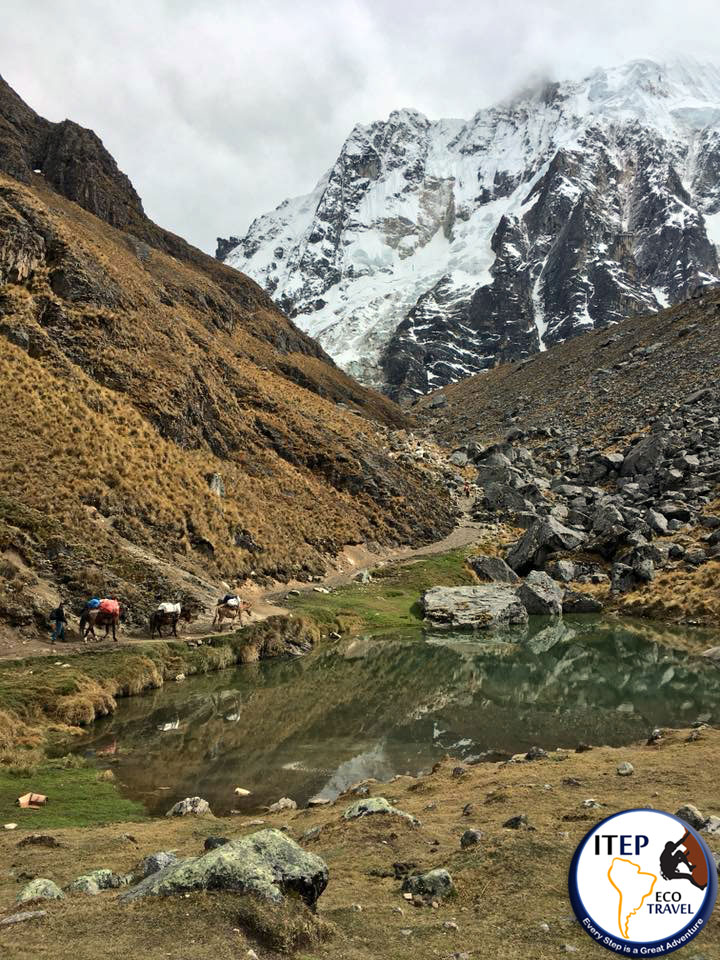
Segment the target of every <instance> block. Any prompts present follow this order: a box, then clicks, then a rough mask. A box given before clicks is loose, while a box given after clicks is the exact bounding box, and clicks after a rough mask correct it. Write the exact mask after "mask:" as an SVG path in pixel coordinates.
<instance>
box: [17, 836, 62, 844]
mask: <svg viewBox="0 0 720 960" xmlns="http://www.w3.org/2000/svg"><path fill="white" fill-rule="evenodd" d="M16 846H18V847H61V846H62V844H61V843H60V842H59V840H56V839H55V837H51V836H49V835H48V834H46V833H31V834H30V835H29V836H27V837H23V838H22V840H18V842H17V844H16Z"/></svg>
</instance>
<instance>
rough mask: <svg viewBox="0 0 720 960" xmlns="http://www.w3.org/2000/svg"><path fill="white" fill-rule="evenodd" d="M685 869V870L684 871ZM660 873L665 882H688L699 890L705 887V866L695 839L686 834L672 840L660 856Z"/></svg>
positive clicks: (706, 876)
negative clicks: (674, 840)
mask: <svg viewBox="0 0 720 960" xmlns="http://www.w3.org/2000/svg"><path fill="white" fill-rule="evenodd" d="M685 867H687V870H686V869H684V868H685ZM660 872H661V873H662V875H663V878H664V879H665V880H689V881H690V883H691V884H692V885H693V886H694V887H697V888H698V889H700V890H704V889H705V887H707V882H708V875H707V864H706V862H705V857H704V856H703V853H702V850H701V849H700V846H699V844H698V842H697V840H696V839H695V837H694V836H693V835H692V834H691V833H689V832H686V833H685V835H684V836H682V837H681V838H680V839H679V840H677V841H676V842H675V843H673V841H672V840H668V842H667V843H666V844H665V846H664V847H663V852H662V853H661V854H660Z"/></svg>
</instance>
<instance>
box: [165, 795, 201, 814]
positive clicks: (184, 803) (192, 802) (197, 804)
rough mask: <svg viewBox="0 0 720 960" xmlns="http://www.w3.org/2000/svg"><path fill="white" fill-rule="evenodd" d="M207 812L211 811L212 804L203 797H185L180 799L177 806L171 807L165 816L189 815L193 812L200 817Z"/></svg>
mask: <svg viewBox="0 0 720 960" xmlns="http://www.w3.org/2000/svg"><path fill="white" fill-rule="evenodd" d="M206 813H211V810H210V804H209V803H208V802H207V800H203V798H202V797H185V799H184V800H178V802H177V803H176V804H175V806H174V807H171V808H170V809H169V810H168V812H167V813H166V814H165V816H166V817H187V816H188V815H190V814H192V815H193V816H197V817H200V816H203V815H204V814H206Z"/></svg>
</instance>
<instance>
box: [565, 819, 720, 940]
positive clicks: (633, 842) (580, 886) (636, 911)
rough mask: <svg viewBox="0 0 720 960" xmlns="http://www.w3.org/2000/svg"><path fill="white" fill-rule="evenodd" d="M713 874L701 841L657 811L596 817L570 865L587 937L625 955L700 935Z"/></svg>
mask: <svg viewBox="0 0 720 960" xmlns="http://www.w3.org/2000/svg"><path fill="white" fill-rule="evenodd" d="M717 886H718V878H717V869H716V866H715V861H714V860H713V856H712V854H711V853H710V851H709V850H708V848H707V845H706V844H705V841H704V840H703V839H702V838H701V837H700V836H699V835H698V834H697V832H696V831H695V830H693V828H692V827H690V826H688V824H687V823H685V822H684V821H683V820H680V819H679V818H678V817H674V816H673V815H672V814H670V813H664V812H663V811H661V810H624V811H622V812H621V813H616V814H614V815H613V816H611V817H608V818H607V819H606V820H603V821H602V822H601V823H598V824H597V825H596V826H595V827H593V829H592V830H591V831H590V832H589V833H588V834H586V836H585V837H584V839H583V840H582V841H581V842H580V844H579V846H578V848H577V850H576V851H575V856H574V857H573V860H572V863H571V865H570V880H569V887H570V900H571V902H572V905H573V909H574V911H575V915H576V916H577V918H578V920H579V921H580V924H581V925H582V927H583V929H584V930H585V932H586V933H587V934H588V936H590V937H592V939H593V940H594V941H595V942H596V943H599V944H600V945H601V946H603V947H606V948H607V949H608V950H612V951H613V952H614V953H618V954H621V955H625V956H633V957H657V956H663V955H664V954H667V953H672V952H673V950H678V949H679V948H680V947H684V946H686V945H687V944H688V943H689V942H690V941H691V940H692V939H693V937H695V936H697V934H698V933H702V931H703V930H704V929H705V927H706V925H707V921H708V918H709V917H710V914H711V913H712V909H713V906H714V905H715V896H716V894H717Z"/></svg>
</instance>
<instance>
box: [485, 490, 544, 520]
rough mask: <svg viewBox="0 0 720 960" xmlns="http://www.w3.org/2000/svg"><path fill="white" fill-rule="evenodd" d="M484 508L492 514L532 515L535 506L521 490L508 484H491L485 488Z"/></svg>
mask: <svg viewBox="0 0 720 960" xmlns="http://www.w3.org/2000/svg"><path fill="white" fill-rule="evenodd" d="M483 506H484V507H485V509H486V510H489V511H491V512H492V513H503V514H512V513H532V510H533V505H532V503H531V502H530V501H529V500H527V499H526V498H525V497H524V496H523V495H522V494H521V493H520V491H519V490H516V489H515V488H514V487H511V486H509V485H508V484H506V483H490V484H488V485H487V486H486V487H485V497H484V499H483Z"/></svg>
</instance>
